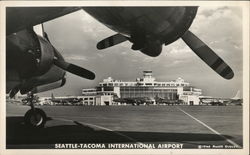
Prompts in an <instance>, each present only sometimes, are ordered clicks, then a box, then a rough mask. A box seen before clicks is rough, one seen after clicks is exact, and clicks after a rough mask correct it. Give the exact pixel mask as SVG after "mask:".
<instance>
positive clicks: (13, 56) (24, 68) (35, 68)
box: [6, 29, 54, 79]
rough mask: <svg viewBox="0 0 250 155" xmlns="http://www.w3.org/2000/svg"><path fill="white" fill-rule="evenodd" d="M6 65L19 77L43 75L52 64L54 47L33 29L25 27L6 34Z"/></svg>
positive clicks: (26, 77)
mask: <svg viewBox="0 0 250 155" xmlns="http://www.w3.org/2000/svg"><path fill="white" fill-rule="evenodd" d="M6 41H7V42H6V49H7V51H6V62H7V63H6V65H7V71H8V70H9V69H11V70H16V71H17V72H18V73H19V77H20V78H21V79H28V78H31V77H34V76H39V75H43V74H44V73H46V72H47V71H48V70H49V69H50V68H51V66H52V65H53V58H54V47H53V46H52V45H51V43H50V42H49V41H48V40H46V39H45V38H43V37H41V36H38V35H37V34H36V33H35V32H34V31H33V30H30V29H25V30H22V31H19V32H17V33H13V34H11V35H8V36H7V40H6Z"/></svg>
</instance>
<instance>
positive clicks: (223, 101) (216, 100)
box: [200, 90, 243, 106]
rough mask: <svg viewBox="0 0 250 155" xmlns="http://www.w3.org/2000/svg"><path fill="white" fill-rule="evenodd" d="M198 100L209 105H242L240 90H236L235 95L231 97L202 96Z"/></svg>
mask: <svg viewBox="0 0 250 155" xmlns="http://www.w3.org/2000/svg"><path fill="white" fill-rule="evenodd" d="M200 101H201V102H202V103H203V104H204V103H205V104H210V105H221V106H222V105H242V103H243V99H242V98H240V91H239V90H238V91H237V93H236V95H235V96H234V97H232V98H222V97H210V96H202V97H200Z"/></svg>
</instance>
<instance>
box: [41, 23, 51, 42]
mask: <svg viewBox="0 0 250 155" xmlns="http://www.w3.org/2000/svg"><path fill="white" fill-rule="evenodd" d="M41 25H42V32H43V37H44V38H45V39H46V40H47V41H48V42H49V43H50V40H49V36H48V34H47V33H46V32H45V30H44V26H43V23H42V24H41Z"/></svg>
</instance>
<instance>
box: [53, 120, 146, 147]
mask: <svg viewBox="0 0 250 155" xmlns="http://www.w3.org/2000/svg"><path fill="white" fill-rule="evenodd" d="M54 119H57V120H62V121H66V122H73V123H75V122H78V123H81V124H85V125H87V126H90V127H91V126H92V127H96V128H99V129H103V130H107V131H110V132H113V133H115V134H117V135H119V136H122V137H125V138H127V139H129V140H131V141H133V142H136V143H137V144H140V145H143V143H142V142H139V141H137V140H135V139H134V138H131V137H129V136H127V135H124V134H122V133H120V132H117V131H113V130H111V129H108V128H105V127H102V126H99V125H95V124H90V123H86V122H82V121H73V120H68V119H65V118H58V117H56V118H55V117H54Z"/></svg>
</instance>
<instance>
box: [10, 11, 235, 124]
mask: <svg viewBox="0 0 250 155" xmlns="http://www.w3.org/2000/svg"><path fill="white" fill-rule="evenodd" d="M81 9H83V10H85V11H86V12H87V13H89V14H90V15H91V16H93V17H94V18H95V19H97V20H98V21H100V22H101V23H103V24H104V25H106V26H107V27H109V28H111V29H112V30H114V31H116V32H118V33H117V34H115V35H113V36H110V37H108V38H106V39H104V40H102V41H100V42H99V43H98V44H97V48H98V49H105V48H108V47H111V46H113V45H116V44H119V43H122V42H124V41H127V40H128V41H130V42H132V49H133V50H139V51H141V52H142V53H144V54H146V55H149V56H153V57H155V56H158V55H160V53H161V51H162V45H163V44H165V45H168V44H170V43H172V42H174V41H176V40H177V39H179V38H182V39H183V40H184V42H185V43H186V44H187V45H188V46H189V47H190V48H191V49H192V50H193V51H194V52H195V53H196V54H197V55H198V56H199V57H200V58H201V59H202V60H203V61H204V62H205V63H207V64H208V65H209V66H210V67H211V68H212V69H213V70H215V71H216V72H217V73H218V74H219V75H221V76H222V77H223V78H225V79H231V78H233V76H234V73H233V71H232V69H231V68H230V67H229V66H228V65H227V64H226V63H225V62H224V61H223V60H222V59H221V58H220V57H219V56H218V55H217V54H216V53H215V52H214V51H213V50H212V49H210V48H209V47H208V46H207V45H206V44H205V43H204V42H202V41H201V40H200V39H199V38H198V37H196V36H195V35H194V34H193V33H192V32H190V31H189V30H188V29H189V27H190V26H191V24H192V22H193V19H194V18H195V16H196V13H197V10H198V7H197V6H192V7H191V6H188V7H184V6H183V7H182V6H175V7H7V8H6V93H9V95H10V97H13V96H15V94H16V93H18V92H20V93H21V94H27V93H29V92H31V94H28V96H29V98H30V99H29V102H30V106H31V110H29V111H28V112H27V113H26V114H25V116H24V117H25V120H26V123H27V124H28V125H30V126H33V127H43V126H44V124H45V122H46V120H45V118H46V115H45V113H44V112H43V111H42V110H41V109H38V108H34V105H33V103H32V98H33V97H34V96H33V94H34V93H39V92H43V91H47V90H51V89H55V88H59V87H62V86H63V85H64V84H65V82H66V78H65V71H68V72H71V73H73V74H75V75H78V76H80V77H83V78H87V79H90V80H92V79H94V78H95V74H94V73H92V72H91V71H89V70H86V69H84V68H81V67H79V66H76V65H74V64H71V63H69V62H66V61H65V60H64V58H63V57H62V55H61V54H60V52H59V51H58V50H57V49H56V48H55V47H54V46H53V45H52V44H51V42H50V40H49V37H48V35H47V33H46V32H45V31H44V29H43V35H42V36H40V35H37V34H36V33H35V32H34V30H33V26H35V25H38V24H42V23H45V22H47V21H50V20H53V19H55V18H58V17H61V16H63V15H66V14H69V13H72V12H75V11H78V10H81ZM33 118H35V119H33ZM34 120H36V121H34Z"/></svg>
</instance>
